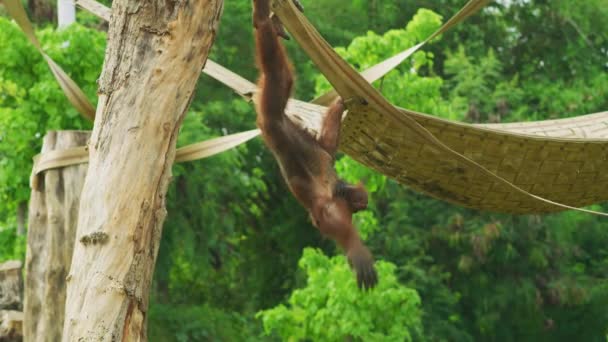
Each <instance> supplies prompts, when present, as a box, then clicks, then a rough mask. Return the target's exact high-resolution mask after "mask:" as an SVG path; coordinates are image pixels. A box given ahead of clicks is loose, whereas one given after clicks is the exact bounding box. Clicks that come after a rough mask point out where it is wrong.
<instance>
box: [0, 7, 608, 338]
mask: <svg viewBox="0 0 608 342" xmlns="http://www.w3.org/2000/svg"><path fill="white" fill-rule="evenodd" d="M27 2H28V3H29V5H30V7H29V11H30V15H31V16H32V18H33V19H34V20H35V22H36V24H37V28H38V31H37V34H38V36H39V38H40V39H41V41H42V44H43V47H44V49H45V50H46V51H47V52H48V54H49V55H50V56H51V57H52V58H53V59H55V61H57V62H58V63H59V64H60V65H61V66H62V67H63V68H64V69H65V70H66V71H67V72H68V73H69V74H70V75H71V76H72V77H73V78H74V79H75V80H76V81H77V83H78V84H79V85H80V86H81V87H82V88H83V89H84V90H85V92H86V93H87V94H88V95H89V97H90V99H91V100H92V101H95V90H96V83H95V81H96V79H97V77H98V75H99V73H100V71H101V66H102V63H103V56H104V48H105V44H106V42H105V33H104V31H105V30H106V29H107V25H106V24H104V23H102V22H101V21H100V20H98V19H96V18H94V17H93V16H92V15H90V14H88V13H84V12H79V13H78V22H79V24H76V25H72V26H70V27H69V28H67V29H65V30H61V31H57V30H55V29H54V27H55V26H54V20H55V19H54V6H55V5H54V1H49V0H29V1H27ZM105 3H106V4H108V5H109V4H110V2H109V1H105ZM464 3H465V1H464V0H458V1H456V0H435V1H428V0H408V1H405V0H393V1H385V2H381V1H377V0H353V1H351V2H345V1H338V0H325V1H312V0H304V1H303V4H304V6H305V8H306V14H307V16H308V18H310V19H311V21H312V22H313V23H314V24H315V25H316V26H317V28H318V29H319V31H320V32H321V33H322V34H323V35H324V36H325V37H326V39H327V40H328V41H329V42H330V43H331V44H332V45H334V46H336V47H339V48H338V51H339V52H340V54H341V55H342V56H343V57H344V58H345V59H346V60H348V61H349V62H350V63H351V64H353V65H354V66H355V67H356V68H358V69H362V68H366V67H368V66H370V65H373V64H374V63H377V62H379V61H381V60H383V59H385V58H387V57H389V56H391V55H393V54H395V53H397V52H399V51H401V50H404V49H406V48H408V47H410V46H412V45H414V44H416V43H418V42H420V41H421V40H422V39H424V37H426V36H427V35H428V34H429V33H431V32H432V31H434V30H435V29H436V28H438V27H439V25H441V23H442V22H443V21H444V20H446V19H447V18H449V17H450V16H451V15H453V14H454V13H455V12H456V11H457V10H458V9H459V8H460V7H461V6H462V5H464ZM250 12H251V4H250V2H249V1H226V3H225V9H224V14H223V18H222V23H221V27H220V31H219V35H218V37H217V40H216V43H215V46H214V48H213V52H212V55H211V59H213V60H214V61H217V62H219V63H220V64H222V65H224V66H226V67H228V68H230V69H232V70H234V71H235V72H237V73H239V74H241V75H243V76H244V77H246V78H248V79H250V80H255V78H256V70H255V65H254V59H253V40H252V28H251V18H250ZM607 22H608V3H607V2H606V0H586V1H575V0H552V1H549V0H510V1H507V0H504V1H498V2H492V3H490V4H489V5H488V6H487V7H486V8H485V9H484V10H482V11H481V12H480V13H479V14H477V15H475V16H474V17H471V18H469V19H468V20H467V21H466V22H465V23H464V24H461V25H459V26H458V27H456V28H455V29H453V30H451V31H449V32H448V33H446V34H444V35H443V36H442V37H440V38H439V39H437V40H435V41H434V42H432V43H431V44H429V45H428V46H427V47H426V48H424V49H423V51H421V52H418V53H416V55H415V56H413V58H411V59H410V60H408V61H406V62H405V63H404V64H403V65H401V66H400V67H399V68H398V69H397V70H395V71H392V72H391V73H390V74H388V75H387V76H386V77H385V78H384V79H383V80H382V81H380V82H378V84H377V86H378V87H379V88H381V90H382V92H383V94H384V95H385V96H386V97H387V98H389V99H390V100H391V101H392V102H393V103H394V104H396V105H399V106H402V107H406V108H409V109H412V110H417V111H421V112H426V113H430V114H433V115H437V116H441V117H445V118H449V119H453V120H459V121H465V122H509V121H527V120H542V119H555V118H564V117H572V116H577V115H582V114H587V113H593V112H598V111H602V110H608V26H607V25H606V23H607ZM286 45H287V47H288V50H289V53H290V56H291V58H292V59H293V64H294V66H295V69H296V72H297V76H298V77H297V88H296V92H295V97H297V98H299V99H303V100H307V99H311V98H313V97H314V96H315V95H318V94H319V93H320V92H321V91H322V90H325V89H327V87H328V85H327V82H326V81H325V80H324V79H323V77H322V76H320V75H319V73H318V72H317V70H316V69H315V67H314V66H313V64H312V63H311V62H310V61H309V60H308V59H307V57H306V56H305V55H304V53H303V52H302V50H300V49H299V48H298V46H297V45H296V44H295V43H294V42H293V41H292V42H287V43H286ZM254 122H255V113H254V110H253V108H252V106H251V105H250V104H247V103H245V102H244V101H242V100H241V99H240V98H238V97H237V96H235V95H234V94H233V93H232V92H231V91H230V90H229V89H228V88H226V87H224V86H222V85H221V84H219V83H217V82H215V81H213V80H211V79H210V78H209V77H207V76H204V75H203V76H201V80H200V82H199V85H198V88H197V96H196V99H195V100H194V102H193V103H192V107H191V111H190V113H189V114H188V116H187V119H186V121H185V122H184V125H183V128H182V132H181V135H180V138H179V145H180V146H181V145H184V144H187V143H192V142H195V141H199V140H204V139H207V138H210V137H215V136H218V135H223V134H228V133H235V132H239V131H241V130H245V129H251V128H253V127H254V126H255V123H254ZM90 128H91V125H90V124H89V123H87V122H85V121H84V120H83V119H81V118H80V116H79V115H78V113H77V112H76V111H75V110H74V109H73V108H71V107H70V105H69V104H68V102H67V100H66V99H65V97H64V95H63V94H62V93H61V90H60V89H59V87H58V86H57V84H56V83H55V81H54V79H53V78H52V75H51V73H50V71H49V70H48V67H47V66H46V64H45V63H44V61H43V60H42V59H41V57H40V56H39V54H38V53H37V52H36V51H35V49H34V48H33V47H32V46H31V45H30V44H29V43H28V42H27V41H26V39H25V37H24V36H23V34H21V33H20V31H19V29H18V28H17V26H16V25H15V24H13V23H11V21H10V20H9V19H8V18H7V16H6V14H5V13H4V12H3V9H2V8H1V7H0V261H3V260H7V259H13V258H19V259H23V257H24V253H25V239H24V230H25V229H26V227H25V222H24V217H27V215H25V209H26V207H27V200H28V197H29V188H28V185H27V182H28V177H29V173H30V170H31V167H32V165H31V158H32V156H33V155H34V154H36V153H37V152H38V151H39V150H40V147H41V142H42V137H43V136H44V134H45V132H46V131H48V130H53V129H90ZM337 168H338V170H339V172H340V174H341V175H343V176H344V177H345V178H347V179H349V180H359V179H362V180H363V181H364V182H365V184H366V185H367V186H368V189H369V190H370V192H371V194H370V199H371V201H370V208H369V210H367V211H364V212H362V213H359V214H357V216H356V222H357V224H358V226H359V228H360V230H361V232H362V235H363V236H364V237H365V238H366V240H367V243H368V244H369V246H370V247H371V250H372V251H373V253H374V254H375V256H376V257H377V258H378V259H379V260H381V261H379V263H378V269H379V273H380V276H381V282H380V284H379V287H378V288H377V289H375V290H374V291H372V292H370V293H360V292H359V291H358V290H357V289H356V285H355V282H354V278H353V276H352V274H351V273H350V271H349V270H348V266H347V265H346V262H345V260H344V258H343V257H342V256H341V255H340V251H339V250H337V249H336V247H335V246H334V245H333V243H331V242H330V241H327V240H324V239H322V238H321V237H320V236H319V234H318V233H317V231H316V230H315V229H314V228H313V227H312V226H311V224H310V223H309V220H308V217H307V214H306V212H305V211H304V210H303V209H302V208H301V207H300V206H299V205H298V204H297V203H296V201H295V200H294V199H293V198H292V196H291V195H290V194H289V193H288V192H287V190H286V188H285V186H284V183H283V181H282V180H281V177H280V174H279V171H278V168H277V166H276V164H275V162H274V160H273V158H272V156H271V155H270V154H269V153H268V151H267V150H266V149H265V148H264V146H263V144H262V143H261V141H260V140H259V139H257V140H254V141H252V142H249V143H247V144H246V145H245V146H241V147H239V148H237V149H235V150H232V151H229V152H226V153H223V154H221V155H218V156H215V157H212V158H209V159H205V160H202V161H197V162H191V163H186V164H180V165H176V166H175V167H174V181H173V183H172V184H171V186H170V190H169V198H168V200H167V203H168V211H169V215H168V218H167V220H166V222H165V227H164V232H163V238H162V239H163V240H162V244H161V248H160V253H159V257H158V262H157V266H156V271H155V275H154V284H153V291H152V302H151V308H150V316H149V335H150V340H151V341H206V340H214V341H266V340H268V341H272V340H292V341H296V340H306V339H308V340H315V341H317V340H318V341H344V340H365V341H404V340H413V341H423V340H428V341H573V340H577V341H606V340H607V337H606V335H607V332H608V310H607V309H606V308H607V307H608V281H607V279H608V223H607V222H606V220H605V219H602V218H598V217H595V216H590V215H587V214H583V213H578V212H564V213H559V214H552V215H545V216H536V215H530V216H510V215H503V214H496V213H487V212H479V211H475V210H469V209H463V208H459V207H455V206H452V205H450V204H447V203H444V202H441V201H437V200H434V199H431V198H429V197H427V196H425V195H422V194H419V193H415V192H413V191H411V190H409V189H408V188H407V187H404V186H401V185H398V184H397V183H395V182H394V181H392V180H390V179H386V178H385V177H384V176H382V175H379V174H377V173H375V172H373V171H371V170H368V169H366V168H364V167H362V166H361V165H359V164H357V163H356V162H354V161H353V160H351V159H350V158H348V157H346V156H343V157H341V158H340V160H339V161H338V165H337ZM594 209H597V210H603V211H608V205H597V206H596V207H595V208H594Z"/></svg>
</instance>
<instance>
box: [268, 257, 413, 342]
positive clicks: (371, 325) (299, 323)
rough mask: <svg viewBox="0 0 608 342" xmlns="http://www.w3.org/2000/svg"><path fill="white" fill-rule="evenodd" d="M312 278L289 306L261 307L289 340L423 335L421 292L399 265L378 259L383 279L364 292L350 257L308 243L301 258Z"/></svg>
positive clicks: (400, 338) (273, 329) (272, 327)
mask: <svg viewBox="0 0 608 342" xmlns="http://www.w3.org/2000/svg"><path fill="white" fill-rule="evenodd" d="M299 265H300V268H302V269H303V270H304V271H305V272H306V275H307V277H308V283H307V286H306V287H305V288H303V289H299V290H295V291H294V292H293V293H292V294H291V296H290V298H289V307H287V306H284V305H279V306H277V307H276V308H273V309H270V310H265V311H261V312H260V313H258V316H259V317H261V318H262V320H263V322H264V329H265V330H266V332H267V333H271V332H274V333H276V334H278V335H279V336H281V338H282V339H283V340H290V341H298V340H302V339H311V340H313V341H343V340H344V339H345V338H354V339H355V340H362V341H412V340H418V339H419V338H420V337H421V333H422V326H421V311H420V309H419V305H420V298H419V297H418V294H417V293H416V291H414V290H412V289H408V288H406V287H404V286H402V285H400V284H399V283H398V282H397V279H396V277H395V275H394V273H395V266H394V265H393V264H391V263H389V262H384V261H379V262H377V263H376V268H377V270H378V275H379V279H380V282H379V283H378V286H377V287H376V288H375V289H374V290H371V291H369V292H365V293H364V292H361V291H360V290H359V289H358V288H357V285H356V282H355V279H354V277H353V273H352V271H351V270H350V268H349V266H348V264H347V262H346V258H345V257H344V256H337V257H333V258H328V257H326V256H325V255H323V253H321V252H320V251H318V250H314V249H311V248H307V249H305V250H304V253H303V255H302V258H301V259H300V262H299Z"/></svg>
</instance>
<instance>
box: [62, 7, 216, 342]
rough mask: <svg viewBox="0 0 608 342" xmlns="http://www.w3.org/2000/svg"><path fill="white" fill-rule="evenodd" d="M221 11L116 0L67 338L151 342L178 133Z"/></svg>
mask: <svg viewBox="0 0 608 342" xmlns="http://www.w3.org/2000/svg"><path fill="white" fill-rule="evenodd" d="M222 6H223V1H222V0H190V1H174V0H150V1H135V0H115V1H114V2H113V3H112V21H111V22H110V28H109V31H108V48H107V50H106V57H105V62H104V67H103V71H102V74H101V77H100V80H99V91H98V94H99V102H98V105H97V113H96V118H95V125H94V129H93V134H92V136H91V143H90V144H89V168H88V172H87V176H86V180H85V184H84V188H83V190H82V197H81V200H80V215H79V218H78V231H77V237H76V239H77V242H76V245H75V247H74V255H73V258H72V266H71V268H70V274H69V276H68V292H67V302H66V317H65V323H64V333H63V340H64V341H146V318H147V314H148V294H149V289H150V283H151V279H152V272H153V270H154V262H155V260H156V255H157V252H158V246H159V243H160V236H161V229H162V224H163V221H164V219H165V216H166V210H165V195H166V192H167V187H168V184H169V181H170V177H171V166H172V165H173V161H174V159H175V142H176V139H177V133H178V130H179V126H180V124H181V122H182V120H183V118H184V115H185V114H186V111H187V109H188V106H189V104H190V100H191V99H192V96H193V93H194V87H195V85H196V81H197V80H198V78H199V75H200V72H201V70H202V68H203V65H204V62H205V60H206V59H207V55H208V53H209V49H210V48H211V45H212V43H213V40H214V38H215V35H216V30H217V26H218V24H219V18H220V16H221V12H222Z"/></svg>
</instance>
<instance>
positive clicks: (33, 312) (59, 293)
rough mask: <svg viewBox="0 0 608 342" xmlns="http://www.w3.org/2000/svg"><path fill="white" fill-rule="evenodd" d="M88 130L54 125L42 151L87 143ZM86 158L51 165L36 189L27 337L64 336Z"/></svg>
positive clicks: (31, 215)
mask: <svg viewBox="0 0 608 342" xmlns="http://www.w3.org/2000/svg"><path fill="white" fill-rule="evenodd" d="M89 136H90V132H85V131H51V132H48V133H47V135H46V136H45V137H44V142H43V145H42V153H45V152H48V151H53V150H61V149H65V148H69V147H77V146H84V145H86V143H87V141H88V139H89ZM86 171H87V166H86V164H80V165H73V166H68V167H64V168H60V169H52V170H47V171H45V172H44V173H43V174H41V175H39V176H38V177H40V181H39V185H40V186H39V189H38V190H34V189H32V193H31V197H30V207H29V228H28V234H27V252H26V257H25V260H26V261H25V262H26V269H25V271H26V275H25V296H24V297H25V305H24V316H25V322H24V327H23V328H24V329H23V330H24V337H25V340H26V341H28V342H30V341H31V342H34V341H49V342H51V341H52V342H55V341H61V335H62V330H63V320H64V307H65V298H66V282H65V278H66V276H67V274H68V271H69V267H70V264H71V263H72V252H73V250H74V239H75V236H76V226H77V223H78V207H79V205H80V193H81V191H82V186H83V184H84V178H85V175H86Z"/></svg>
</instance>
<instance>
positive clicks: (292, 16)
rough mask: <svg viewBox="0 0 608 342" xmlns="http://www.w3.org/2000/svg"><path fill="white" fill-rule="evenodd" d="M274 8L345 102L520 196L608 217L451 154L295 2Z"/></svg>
mask: <svg viewBox="0 0 608 342" xmlns="http://www.w3.org/2000/svg"><path fill="white" fill-rule="evenodd" d="M471 2H476V3H479V4H481V3H483V1H471ZM272 6H273V7H272V9H273V11H274V13H275V14H276V15H278V17H279V18H280V19H281V21H282V22H283V24H284V25H285V27H286V28H287V29H288V30H289V32H290V33H291V35H292V36H293V37H294V38H295V39H296V41H297V42H298V43H299V45H300V46H301V47H302V48H303V49H304V51H305V52H306V53H307V54H308V56H309V57H310V58H311V59H312V61H313V62H314V63H315V64H316V65H317V67H318V68H319V69H320V70H321V72H322V73H323V74H324V75H325V77H326V78H327V79H328V80H329V82H330V83H331V84H332V85H333V87H334V89H336V91H337V92H338V94H339V95H340V96H341V97H342V98H343V99H345V100H346V101H348V100H349V99H350V100H357V99H359V100H360V101H358V102H365V103H366V105H368V106H370V107H371V108H373V109H374V110H375V111H377V112H379V113H384V114H385V115H387V116H390V117H391V118H393V119H395V120H397V121H398V122H400V123H401V124H403V125H404V126H406V127H408V128H410V129H412V130H413V131H414V132H416V134H418V135H419V137H420V138H421V139H423V140H425V141H427V142H428V143H430V144H432V145H434V146H436V147H437V148H439V149H440V150H443V151H445V152H447V153H448V154H450V155H452V156H453V157H454V158H455V159H456V160H458V161H460V162H462V163H463V164H465V165H467V166H469V167H471V168H474V169H476V170H478V171H479V172H480V173H483V174H485V175H487V176H489V177H491V178H494V179H496V180H497V181H498V182H499V183H501V184H503V185H505V186H507V187H509V188H512V189H513V190H515V191H517V192H519V193H522V194H524V195H526V196H529V197H531V198H533V199H535V200H538V201H541V202H544V203H548V204H552V205H555V206H557V207H560V208H564V209H573V210H578V211H582V212H587V213H591V214H596V215H601V216H608V214H606V213H600V212H597V211H593V210H588V209H581V208H576V207H572V206H568V205H565V204H561V203H557V202H554V201H551V200H548V199H545V198H542V197H540V196H536V195H534V194H531V193H530V192H528V191H525V190H523V189H521V188H520V187H518V186H516V185H515V184H513V183H511V182H509V181H507V180H506V179H504V178H502V177H500V176H498V175H496V174H495V173H493V172H491V171H490V170H488V169H486V168H485V167H483V166H482V165H479V164H478V163H476V162H474V161H473V160H471V159H469V158H467V157H465V156H463V155H462V154H460V153H458V152H456V151H454V150H452V149H451V148H450V147H449V146H447V145H445V144H444V143H442V142H441V141H440V140H439V139H437V138H436V137H435V136H434V135H433V134H432V133H431V132H429V131H428V130H427V129H426V128H424V127H423V126H421V125H420V124H419V123H417V122H416V121H415V120H414V119H413V118H412V117H410V116H409V113H408V112H407V111H403V112H402V111H399V110H398V109H397V108H395V107H394V106H393V105H392V104H390V103H389V102H388V101H387V100H386V99H385V98H384V97H383V96H382V94H380V92H379V91H378V90H376V89H375V88H374V87H373V86H371V85H370V84H369V83H368V82H367V81H366V80H365V79H364V78H363V77H361V75H359V74H358V73H357V72H356V71H355V70H354V69H353V68H352V67H351V66H350V65H349V64H348V63H346V62H345V61H344V60H343V59H342V58H340V56H338V55H337V54H336V53H335V51H334V50H333V49H332V47H331V46H330V45H329V44H328V43H327V42H326V41H325V40H324V39H323V38H322V37H321V36H320V35H319V33H318V32H317V30H316V29H315V28H314V27H313V26H312V25H311V24H310V23H309V22H308V20H307V19H306V17H305V16H304V15H303V14H302V13H301V12H300V11H299V10H298V9H297V8H296V7H295V5H294V4H293V3H292V0H274V1H273V3H272Z"/></svg>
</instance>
